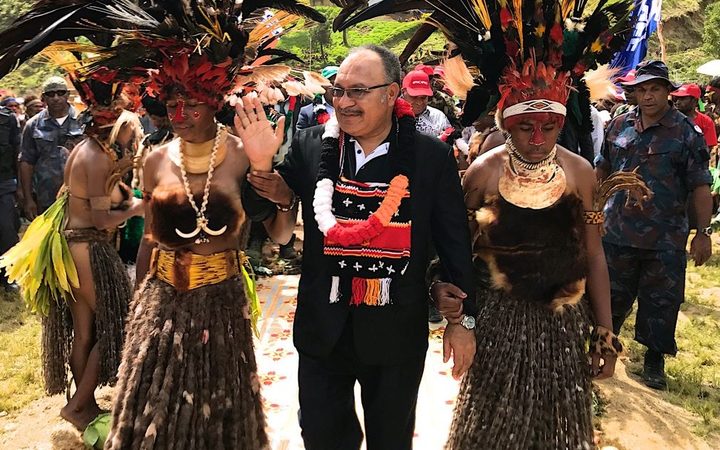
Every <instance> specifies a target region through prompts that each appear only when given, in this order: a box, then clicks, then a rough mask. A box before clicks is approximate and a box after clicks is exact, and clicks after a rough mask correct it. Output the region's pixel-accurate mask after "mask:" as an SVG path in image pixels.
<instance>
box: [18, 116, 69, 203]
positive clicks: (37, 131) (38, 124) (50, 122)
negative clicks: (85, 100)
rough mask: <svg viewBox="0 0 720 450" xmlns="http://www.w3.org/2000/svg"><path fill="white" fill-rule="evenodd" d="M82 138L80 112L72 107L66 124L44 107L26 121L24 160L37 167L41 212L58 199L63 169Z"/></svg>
mask: <svg viewBox="0 0 720 450" xmlns="http://www.w3.org/2000/svg"><path fill="white" fill-rule="evenodd" d="M81 138H82V130H81V128H80V123H79V122H78V121H77V114H76V112H75V110H74V109H73V108H72V107H71V108H70V109H69V110H68V117H67V119H65V121H64V122H63V124H62V125H60V124H59V123H58V121H57V120H55V119H54V118H52V117H50V115H49V113H48V110H47V109H44V110H42V111H41V112H40V113H38V114H37V115H35V116H34V117H33V118H32V119H30V120H29V121H28V123H27V124H25V129H24V130H23V135H22V147H21V153H20V161H22V162H26V163H28V164H30V165H31V166H34V169H33V192H34V193H35V195H36V197H37V199H36V202H37V207H38V214H40V213H42V212H43V211H45V210H46V209H47V208H48V206H50V205H52V204H53V202H54V201H55V196H56V195H57V192H58V190H60V186H62V183H63V171H64V170H65V162H66V161H67V158H68V155H69V154H70V150H72V149H73V147H74V146H75V144H77V143H78V142H79V141H80V139H81Z"/></svg>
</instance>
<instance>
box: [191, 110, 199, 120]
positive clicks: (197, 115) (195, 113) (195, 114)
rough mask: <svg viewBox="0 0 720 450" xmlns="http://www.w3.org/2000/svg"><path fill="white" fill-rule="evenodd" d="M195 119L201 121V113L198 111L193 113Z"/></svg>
mask: <svg viewBox="0 0 720 450" xmlns="http://www.w3.org/2000/svg"><path fill="white" fill-rule="evenodd" d="M193 118H195V119H196V120H197V119H199V118H200V113H199V112H197V111H195V112H193Z"/></svg>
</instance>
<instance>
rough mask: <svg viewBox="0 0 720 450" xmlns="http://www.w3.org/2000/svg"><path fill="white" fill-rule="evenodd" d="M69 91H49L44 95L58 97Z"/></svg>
mask: <svg viewBox="0 0 720 450" xmlns="http://www.w3.org/2000/svg"><path fill="white" fill-rule="evenodd" d="M67 93H68V91H47V92H43V95H44V96H45V97H55V96H56V95H57V96H58V97H64V96H65V95H67Z"/></svg>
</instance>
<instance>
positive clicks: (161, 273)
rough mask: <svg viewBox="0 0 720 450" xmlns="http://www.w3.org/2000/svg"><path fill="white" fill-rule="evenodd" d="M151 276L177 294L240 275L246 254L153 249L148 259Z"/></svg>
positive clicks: (239, 252) (231, 251)
mask: <svg viewBox="0 0 720 450" xmlns="http://www.w3.org/2000/svg"><path fill="white" fill-rule="evenodd" d="M150 261H151V263H150V264H151V266H150V267H151V268H152V269H151V270H152V271H153V273H154V275H155V276H156V277H157V278H158V279H160V280H162V281H164V282H166V283H168V284H170V285H172V286H173V287H174V288H175V289H177V290H178V291H180V292H184V291H189V290H192V289H197V288H199V287H203V286H209V285H211V284H218V283H221V282H223V281H225V280H228V279H230V278H232V277H235V276H238V275H240V273H241V272H242V265H243V264H244V261H245V254H244V253H243V252H241V251H239V250H226V251H224V252H219V253H213V254H210V255H198V254H197V253H192V252H189V251H177V252H175V251H168V250H160V249H157V248H156V249H154V250H153V254H152V257H151V260H150Z"/></svg>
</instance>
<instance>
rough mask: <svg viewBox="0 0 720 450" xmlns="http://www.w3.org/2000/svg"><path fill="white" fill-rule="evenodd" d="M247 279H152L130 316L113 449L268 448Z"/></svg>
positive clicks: (110, 441) (111, 441)
mask: <svg viewBox="0 0 720 450" xmlns="http://www.w3.org/2000/svg"><path fill="white" fill-rule="evenodd" d="M242 283H243V282H242V280H241V279H240V278H233V279H230V280H227V281H224V282H222V283H218V284H215V285H210V286H204V287H200V288H197V289H193V290H190V291H188V292H184V293H179V292H177V291H176V290H175V288H173V287H172V286H170V285H169V284H167V283H165V282H163V281H160V280H158V279H156V278H152V277H151V278H149V279H148V280H147V281H146V282H145V283H144V284H143V285H142V287H141V288H140V290H139V291H138V293H137V297H136V298H135V300H134V302H133V307H132V311H131V313H130V316H129V318H128V326H127V338H126V343H125V349H124V352H123V363H122V365H121V368H120V377H119V378H120V380H119V383H118V387H117V397H116V399H115V402H114V405H113V411H112V423H113V427H112V430H111V432H110V436H109V437H108V440H107V442H106V446H105V448H106V449H114V450H118V449H138V448H143V449H189V450H202V449H213V450H215V449H238V450H254V449H262V448H266V447H267V444H268V439H267V435H266V434H265V416H264V414H263V410H262V403H261V397H260V383H259V380H258V376H257V366H256V363H255V355H254V353H253V341H252V332H251V327H250V320H249V314H248V305H247V300H246V297H245V291H244V288H243V284H242Z"/></svg>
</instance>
